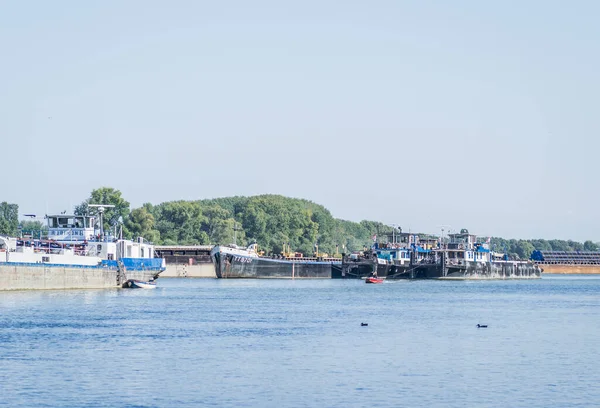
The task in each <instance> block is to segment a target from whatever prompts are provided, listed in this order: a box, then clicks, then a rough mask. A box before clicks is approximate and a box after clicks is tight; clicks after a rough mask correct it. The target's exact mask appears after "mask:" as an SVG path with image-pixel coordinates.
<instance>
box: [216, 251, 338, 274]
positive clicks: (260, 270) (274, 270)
mask: <svg viewBox="0 0 600 408" xmlns="http://www.w3.org/2000/svg"><path fill="white" fill-rule="evenodd" d="M213 262H214V264H215V273H216V275H217V278H222V279H235V278H256V279H268V278H273V279H302V278H304V279H330V278H331V268H332V265H334V264H335V263H334V262H319V261H288V260H283V259H270V258H260V257H252V256H243V255H232V254H226V253H216V254H215V255H214V256H213Z"/></svg>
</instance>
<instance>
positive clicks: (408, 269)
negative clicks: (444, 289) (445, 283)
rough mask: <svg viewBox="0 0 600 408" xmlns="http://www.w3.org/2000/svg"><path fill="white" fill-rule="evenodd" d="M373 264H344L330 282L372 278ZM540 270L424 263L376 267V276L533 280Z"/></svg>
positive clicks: (521, 265)
mask: <svg viewBox="0 0 600 408" xmlns="http://www.w3.org/2000/svg"><path fill="white" fill-rule="evenodd" d="M374 265H375V264H374V263H373V262H370V261H364V262H344V263H343V264H341V265H339V266H334V267H333V272H332V278H342V279H363V278H366V277H368V276H371V275H372V273H373V269H374ZM541 275H542V269H541V268H540V267H539V266H538V265H536V264H533V263H531V262H511V261H499V262H466V263H463V264H462V265H446V266H443V265H442V264H439V263H435V264H430V263H423V264H413V265H382V264H379V265H377V276H379V277H380V278H382V277H385V278H386V279H387V280H391V279H536V278H541Z"/></svg>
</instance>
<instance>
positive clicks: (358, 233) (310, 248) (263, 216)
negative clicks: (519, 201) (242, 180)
mask: <svg viewBox="0 0 600 408" xmlns="http://www.w3.org/2000/svg"><path fill="white" fill-rule="evenodd" d="M88 204H111V205H114V208H108V209H106V211H105V213H104V217H103V218H104V229H105V230H106V231H109V230H110V231H117V232H118V233H121V231H122V234H123V236H124V237H126V238H134V237H138V236H142V237H144V238H146V239H148V240H150V241H152V242H154V243H155V244H162V245H174V244H179V245H205V244H227V243H233V242H234V241H235V242H236V243H237V244H238V245H248V244H250V243H252V242H257V243H258V245H259V248H260V249H262V250H263V251H265V252H266V253H281V252H282V251H283V249H284V246H286V245H289V248H291V249H292V250H293V251H296V252H301V253H303V254H305V255H312V254H314V252H315V251H316V250H318V251H319V253H328V254H336V253H342V252H350V251H356V250H361V249H363V248H364V247H368V246H370V245H371V243H372V237H373V235H377V236H378V237H379V238H380V239H381V238H383V239H384V240H385V237H386V236H388V235H389V236H391V235H392V232H393V231H394V229H393V227H391V226H387V225H384V224H383V223H380V222H376V221H366V220H365V221H361V222H352V221H346V220H340V219H337V218H334V217H333V216H332V215H331V213H330V212H329V210H327V209H326V208H325V207H323V206H322V205H319V204H315V203H313V202H311V201H308V200H303V199H297V198H289V197H283V196H280V195H259V196H252V197H238V196H236V197H225V198H215V199H209V200H197V201H170V202H164V203H161V204H158V205H152V204H150V203H146V204H144V205H142V206H141V207H140V208H135V209H131V208H130V203H129V202H128V201H127V200H125V199H124V198H123V197H122V195H121V192H120V191H119V190H115V189H113V188H110V187H102V188H99V189H96V190H93V191H92V193H91V194H90V197H88V198H87V199H86V200H84V201H83V202H82V203H81V204H80V205H78V206H77V207H76V208H75V214H78V215H82V214H93V213H94V211H96V209H95V208H93V207H88ZM43 228H44V226H43V225H42V223H41V222H39V221H31V220H22V221H21V222H20V223H19V220H18V206H17V205H16V204H8V203H6V202H3V203H0V234H2V235H12V236H17V235H20V234H22V233H23V232H25V231H32V230H36V231H39V230H41V229H43ZM395 231H396V232H398V230H395ZM33 235H36V234H33ZM491 247H492V250H494V251H498V252H506V253H508V254H510V255H511V256H512V257H514V258H521V259H528V258H529V256H530V255H531V252H532V251H533V250H535V249H539V250H555V251H582V250H586V251H597V250H598V249H599V246H598V244H596V243H593V242H592V241H586V242H584V243H583V244H582V243H579V242H576V241H571V240H568V241H564V240H544V239H535V240H515V239H510V240H506V239H503V238H495V237H494V238H492V239H491Z"/></svg>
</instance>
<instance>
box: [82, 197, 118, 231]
mask: <svg viewBox="0 0 600 408" xmlns="http://www.w3.org/2000/svg"><path fill="white" fill-rule="evenodd" d="M88 207H93V208H97V209H98V214H99V215H100V236H101V237H102V238H103V239H104V222H103V220H102V214H104V209H105V208H114V207H115V206H114V205H112V204H88Z"/></svg>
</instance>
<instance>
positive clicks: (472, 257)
mask: <svg viewBox="0 0 600 408" xmlns="http://www.w3.org/2000/svg"><path fill="white" fill-rule="evenodd" d="M448 237H449V239H450V241H449V242H448V244H447V245H446V248H445V249H444V251H445V252H446V259H447V261H448V262H449V263H456V264H462V263H463V261H470V262H490V261H491V254H490V249H489V246H488V244H482V243H479V242H477V236H476V235H473V234H469V231H468V230H466V229H462V230H460V233H457V234H448Z"/></svg>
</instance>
